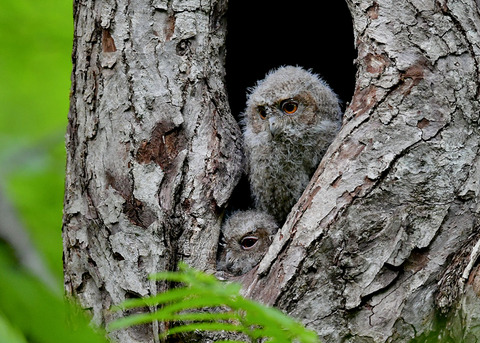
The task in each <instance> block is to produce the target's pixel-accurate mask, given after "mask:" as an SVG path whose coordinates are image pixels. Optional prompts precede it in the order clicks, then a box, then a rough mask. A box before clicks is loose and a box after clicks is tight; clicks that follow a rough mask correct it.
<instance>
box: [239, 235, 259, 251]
mask: <svg viewBox="0 0 480 343" xmlns="http://www.w3.org/2000/svg"><path fill="white" fill-rule="evenodd" d="M257 242H258V237H255V236H245V237H243V238H242V239H241V240H240V246H241V247H242V249H243V250H250V249H252V248H253V247H254V246H255V245H256V244H257Z"/></svg>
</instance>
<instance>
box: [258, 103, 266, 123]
mask: <svg viewBox="0 0 480 343" xmlns="http://www.w3.org/2000/svg"><path fill="white" fill-rule="evenodd" d="M257 110H258V114H259V115H260V118H262V119H263V120H265V119H267V111H265V108H264V107H263V106H259V107H258V109H257Z"/></svg>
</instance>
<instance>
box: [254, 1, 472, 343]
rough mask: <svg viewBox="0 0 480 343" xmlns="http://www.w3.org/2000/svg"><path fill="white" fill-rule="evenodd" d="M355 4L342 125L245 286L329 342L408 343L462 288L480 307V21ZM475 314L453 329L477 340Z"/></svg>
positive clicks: (447, 5)
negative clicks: (353, 49)
mask: <svg viewBox="0 0 480 343" xmlns="http://www.w3.org/2000/svg"><path fill="white" fill-rule="evenodd" d="M348 4H349V7H350V11H351V13H352V17H353V21H354V29H355V37H356V46H357V49H358V59H357V66H358V74H357V84H356V91H355V94H354V98H353V100H352V103H351V104H350V106H349V107H348V109H347V112H346V114H345V118H344V126H343V128H342V130H341V132H340V134H339V136H338V137H337V139H336V141H335V142H334V143H333V144H332V146H331V147H330V150H329V152H328V153H327V155H326V156H325V157H324V159H323V161H322V163H321V164H320V167H319V169H318V170H317V173H316V175H315V176H314V178H313V181H312V182H311V184H310V186H309V187H308V188H307V190H306V192H305V193H304V195H303V197H302V198H301V199H300V201H299V202H298V204H297V205H296V206H295V208H294V209H293V211H292V213H291V214H290V216H289V218H288V219H287V223H286V224H285V225H284V227H283V228H282V230H281V232H280V233H279V234H278V235H277V236H276V240H275V241H274V243H273V245H272V247H271V249H270V251H269V253H268V255H267V256H266V258H265V259H264V261H262V264H261V265H260V267H259V271H258V274H259V275H255V276H254V277H253V278H251V279H249V280H248V281H247V280H246V282H245V284H246V285H247V286H248V287H249V288H248V292H247V294H249V295H251V296H253V297H255V298H258V299H262V300H264V301H266V302H267V303H270V304H273V305H276V306H279V307H281V308H283V309H286V310H287V311H288V312H289V313H291V314H293V315H294V316H296V317H299V318H302V320H303V321H304V322H305V323H307V324H308V326H309V327H311V328H314V329H316V330H317V331H318V332H319V334H320V335H321V337H323V339H324V340H325V341H326V342H337V341H345V340H346V341H351V342H358V341H361V342H386V341H408V340H409V339H411V338H415V337H426V336H428V334H429V332H431V331H432V330H436V329H439V328H438V327H436V324H437V323H438V322H437V321H436V320H435V319H436V317H437V314H438V313H439V312H440V311H439V310H442V311H443V312H447V313H451V311H452V309H455V307H453V305H454V304H455V305H456V304H461V303H462V301H461V296H462V295H463V294H466V296H467V297H470V300H469V301H472V299H476V300H475V301H476V303H477V304H478V299H477V298H476V297H473V296H472V294H473V291H470V289H471V288H472V287H471V286H469V285H468V282H467V280H468V277H469V275H470V274H471V272H472V271H473V270H474V269H473V266H475V265H477V264H478V261H477V258H478V241H479V235H480V233H479V230H478V205H479V190H480V189H479V184H478V180H479V176H480V175H479V167H480V166H479V161H478V148H479V143H480V140H479V138H480V137H479V132H478V120H479V110H480V108H479V98H478V94H479V88H478V87H479V69H478V62H479V56H480V55H479V43H480V39H479V35H478V32H479V30H478V26H479V25H480V18H479V13H478V8H477V6H476V4H475V2H474V1H468V0H463V1H462V0H460V1H448V2H445V1H422V0H409V1H355V0H352V1H348ZM456 260H458V261H456ZM453 265H454V268H452V266H453ZM465 292H466V293H465ZM477 293H478V286H477ZM455 294H457V295H458V296H457V297H455ZM466 303H468V301H467V302H466ZM470 305H471V303H470ZM459 309H461V306H460V308H459ZM464 310H466V309H464ZM477 312H478V310H477ZM465 313H466V312H465V311H464V312H463V314H465ZM475 316H476V318H475V319H477V322H476V324H473V325H472V323H467V321H463V322H462V325H461V326H460V327H459V326H456V327H455V329H454V330H451V331H449V329H452V327H453V324H452V323H449V324H451V325H450V327H449V329H446V330H444V331H443V332H442V334H443V335H444V337H445V338H446V339H447V338H448V337H453V338H454V339H456V340H457V341H458V340H459V339H466V338H467V335H474V336H475V337H476V339H477V340H478V339H479V334H478V332H476V333H475V332H473V331H474V330H472V328H474V326H475V325H478V313H477V314H474V317H475ZM470 319H472V318H471V317H470ZM474 322H475V321H473V323H474ZM477 330H478V329H477ZM436 335H437V337H438V332H437V333H436ZM420 341H421V340H420Z"/></svg>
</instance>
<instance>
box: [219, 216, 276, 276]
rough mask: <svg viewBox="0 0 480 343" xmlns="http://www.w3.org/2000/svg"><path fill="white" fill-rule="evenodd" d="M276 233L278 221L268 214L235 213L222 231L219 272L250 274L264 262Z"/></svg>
mask: <svg viewBox="0 0 480 343" xmlns="http://www.w3.org/2000/svg"><path fill="white" fill-rule="evenodd" d="M277 230H278V225H277V223H276V222H275V219H274V218H273V217H272V216H271V215H269V214H267V213H265V212H260V211H256V210H248V211H238V212H235V213H234V214H233V215H232V216H231V217H229V218H228V219H227V220H226V221H225V223H224V225H223V227H222V235H223V242H222V244H221V246H220V254H219V258H218V261H217V269H218V270H223V271H226V272H228V273H230V274H233V275H242V274H245V273H247V272H248V271H250V270H251V269H253V267H255V266H256V265H257V264H258V263H259V262H260V261H261V260H262V258H263V256H264V255H265V253H266V252H267V250H268V247H269V246H270V243H271V242H272V236H273V235H274V234H275V233H276V232H277Z"/></svg>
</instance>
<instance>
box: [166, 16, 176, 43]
mask: <svg viewBox="0 0 480 343" xmlns="http://www.w3.org/2000/svg"><path fill="white" fill-rule="evenodd" d="M163 32H164V33H165V40H166V41H167V42H168V41H169V40H170V39H171V38H172V36H173V33H174V32H175V16H174V15H170V16H169V17H168V18H167V22H166V24H165V28H164V31H163Z"/></svg>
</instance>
